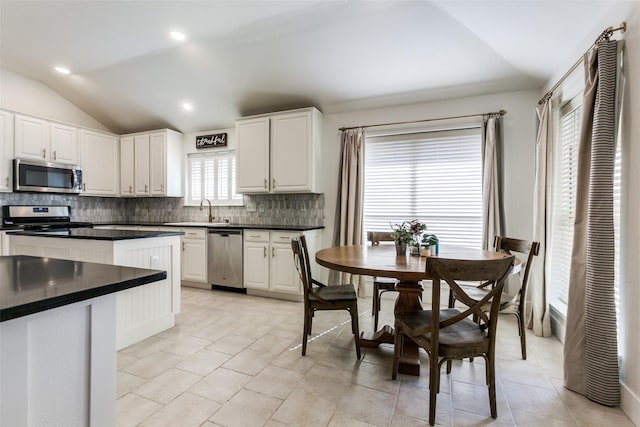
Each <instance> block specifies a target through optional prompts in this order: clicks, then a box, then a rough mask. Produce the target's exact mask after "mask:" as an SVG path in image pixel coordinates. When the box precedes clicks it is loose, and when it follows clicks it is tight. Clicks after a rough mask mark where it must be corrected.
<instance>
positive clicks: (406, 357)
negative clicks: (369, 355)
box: [360, 281, 423, 376]
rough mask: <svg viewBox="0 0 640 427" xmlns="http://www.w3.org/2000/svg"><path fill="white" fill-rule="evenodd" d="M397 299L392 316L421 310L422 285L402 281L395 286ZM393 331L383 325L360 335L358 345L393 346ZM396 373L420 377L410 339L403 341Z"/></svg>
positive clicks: (418, 365) (415, 350) (416, 357)
mask: <svg viewBox="0 0 640 427" xmlns="http://www.w3.org/2000/svg"><path fill="white" fill-rule="evenodd" d="M396 290H397V291H398V298H397V299H396V305H395V308H394V310H393V312H394V314H398V313H406V312H410V311H420V310H422V303H421V297H422V291H423V288H422V285H421V284H420V283H419V282H407V281H402V282H399V283H398V284H397V285H396ZM394 336H395V331H394V329H393V327H391V326H389V325H384V326H383V327H382V328H381V329H380V330H378V331H376V332H373V333H367V332H362V333H361V334H360V345H361V346H362V347H367V348H375V347H378V346H379V345H380V344H393V342H394ZM398 371H399V372H400V373H401V374H407V375H416V376H419V375H420V359H419V357H418V345H417V344H416V343H414V342H413V341H411V340H410V339H405V340H404V348H403V349H402V356H401V358H400V365H399V366H398Z"/></svg>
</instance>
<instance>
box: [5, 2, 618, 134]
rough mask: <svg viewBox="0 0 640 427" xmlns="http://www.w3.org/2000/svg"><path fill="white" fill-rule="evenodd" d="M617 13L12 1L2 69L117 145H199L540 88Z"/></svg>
mask: <svg viewBox="0 0 640 427" xmlns="http://www.w3.org/2000/svg"><path fill="white" fill-rule="evenodd" d="M613 3H614V1H611V0H610V1H598V0H591V1H588V0H585V1H542V0H511V1H506V0H502V1H479V0H469V1H465V0H461V1H451V0H435V1H391V0H386V1H354V0H331V1H327V0H324V1H314V0H298V1H275V0H273V1H272V0H263V1H255V0H254V1H252V0H243V1H235V0H231V1H225V0H220V1H218V0H200V1H189V0H184V1H172V0H164V1H160V0H156V1H131V0H130V1H123V0H121V1H105V0H94V1H87V0H80V1H59V0H48V1H24V0H0V67H1V68H4V69H7V70H10V71H13V72H16V73H19V74H22V75H25V76H28V77H31V78H34V79H36V80H39V81H41V82H43V83H44V84H46V85H47V86H49V87H50V88H52V89H53V90H55V91H57V92H58V93H60V94H61V95H62V96H64V97H65V98H66V99H68V100H70V101H71V102H73V103H74V104H75V105H77V106H78V107H79V108H81V109H82V110H84V111H86V112H87V113H89V114H90V115H92V116H93V117H94V118H95V119H96V120H98V121H100V122H101V123H103V124H104V125H105V126H107V127H108V128H109V129H111V130H112V131H114V132H118V133H126V132H134V131H139V130H148V129H155V128H160V127H169V128H173V129H176V130H179V131H182V132H188V131H197V130H205V129H213V128H218V127H227V126H231V125H232V124H233V122H234V120H235V119H236V118H237V117H240V116H244V115H250V114H256V113H264V112H270V111H277V110H282V109H289V108H297V107H305V106H311V105H313V106H316V107H318V108H320V110H322V111H324V112H325V113H330V112H338V111H344V110H348V109H353V108H367V107H370V106H384V105H394V104H397V103H399V102H403V103H406V102H420V101H429V100H434V99H441V98H445V97H452V96H454V97H459V96H472V95H479V94H485V93H493V92H501V91H510V90H519V89H531V88H540V87H541V86H542V85H543V83H544V82H545V81H547V80H548V79H549V78H551V77H552V76H554V75H555V74H557V73H558V71H559V70H562V69H563V67H564V69H566V68H567V67H568V66H569V65H570V64H571V63H573V61H575V59H577V58H576V57H575V55H576V51H579V50H580V49H581V48H582V49H583V50H584V49H585V48H586V47H588V45H589V44H590V43H591V42H592V41H593V39H594V38H595V37H594V34H597V33H599V31H600V30H601V29H602V28H599V27H598V24H599V20H600V18H601V17H602V16H603V15H604V14H606V13H607V12H608V10H609V9H610V8H611V7H612V5H613ZM611 24H616V23H611ZM172 29H178V30H180V31H182V32H184V33H185V34H186V36H187V39H186V40H185V41H182V42H179V41H176V40H173V39H171V38H170V37H169V36H168V32H169V30H172ZM594 31H595V32H594ZM56 65H64V66H66V67H67V68H69V69H70V70H71V74H70V75H61V74H58V73H56V72H55V71H53V67H54V66H56ZM184 102H189V103H190V104H191V105H192V106H193V110H192V111H186V110H185V109H183V107H182V104H183V103H184Z"/></svg>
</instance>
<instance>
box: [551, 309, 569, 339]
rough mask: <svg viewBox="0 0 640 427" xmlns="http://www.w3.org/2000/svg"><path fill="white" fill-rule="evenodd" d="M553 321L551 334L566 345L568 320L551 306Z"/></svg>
mask: <svg viewBox="0 0 640 427" xmlns="http://www.w3.org/2000/svg"><path fill="white" fill-rule="evenodd" d="M549 314H550V319H551V334H552V335H554V336H555V337H556V338H558V340H560V342H561V343H562V344H563V345H564V337H565V332H566V330H567V318H566V317H565V316H564V314H562V313H561V312H560V311H559V310H558V309H556V308H555V307H554V306H552V305H550V306H549Z"/></svg>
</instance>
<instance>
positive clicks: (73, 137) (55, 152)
mask: <svg viewBox="0 0 640 427" xmlns="http://www.w3.org/2000/svg"><path fill="white" fill-rule="evenodd" d="M49 135H50V138H51V148H50V155H49V158H50V160H51V161H52V162H55V163H68V164H72V165H74V164H78V129H77V128H75V127H73V126H67V125H63V124H60V123H51V124H50V125H49Z"/></svg>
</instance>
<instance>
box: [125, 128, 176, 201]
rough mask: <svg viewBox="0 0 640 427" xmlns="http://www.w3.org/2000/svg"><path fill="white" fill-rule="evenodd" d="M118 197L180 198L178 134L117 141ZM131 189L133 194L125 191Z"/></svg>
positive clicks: (154, 133)
mask: <svg viewBox="0 0 640 427" xmlns="http://www.w3.org/2000/svg"><path fill="white" fill-rule="evenodd" d="M120 145H121V149H123V150H126V153H121V155H120V171H121V176H120V180H121V186H120V187H121V188H120V194H121V195H122V196H138V197H144V196H164V197H182V196H183V191H182V179H183V177H182V163H183V153H182V134H181V133H179V132H175V131H172V130H169V129H163V130H158V131H152V132H142V133H136V134H131V135H125V136H122V137H121V138H120ZM130 186H131V188H133V194H132V193H131V192H130V191H129V187H130Z"/></svg>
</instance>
